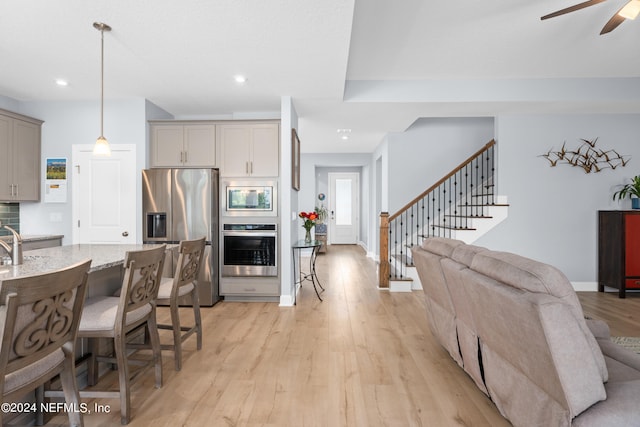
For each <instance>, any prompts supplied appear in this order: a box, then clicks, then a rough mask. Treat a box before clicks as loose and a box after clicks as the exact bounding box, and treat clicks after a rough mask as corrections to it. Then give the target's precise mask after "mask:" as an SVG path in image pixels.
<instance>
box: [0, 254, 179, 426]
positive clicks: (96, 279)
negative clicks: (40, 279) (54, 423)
mask: <svg viewBox="0 0 640 427" xmlns="http://www.w3.org/2000/svg"><path fill="white" fill-rule="evenodd" d="M158 246H160V245H158V244H133V245H97V244H82V245H68V246H57V247H49V248H42V249H35V250H29V251H25V252H24V253H23V258H24V262H23V263H22V264H21V265H0V286H2V281H3V280H6V279H9V278H14V277H23V276H30V275H33V274H41V273H47V272H50V271H54V270H58V269H61V268H64V267H68V266H70V265H72V264H75V263H78V262H81V261H85V260H87V259H91V267H90V269H89V277H88V280H87V297H92V296H98V295H114V293H115V292H116V291H117V290H119V289H120V287H121V286H122V278H123V272H124V258H125V256H126V253H127V252H128V251H137V250H141V249H151V248H154V247H158ZM177 247H178V245H176V244H171V245H167V251H170V250H172V249H173V248H177ZM171 258H172V257H171V256H169V257H167V261H169V267H168V268H170V265H171V261H170V260H171ZM166 265H167V263H166V262H165V266H166ZM169 273H170V271H169ZM165 274H167V269H165ZM99 347H100V351H101V352H102V354H109V353H110V352H111V351H112V347H111V345H110V344H108V343H100V344H99ZM88 352H89V349H88V346H87V342H86V339H82V340H79V341H78V343H77V345H76V359H77V360H78V361H80V360H82V359H83V357H84V356H85V355H86V354H88ZM86 369H87V368H86V366H85V365H83V364H82V365H79V366H78V368H77V371H76V374H77V375H78V385H79V386H80V387H81V388H82V387H84V386H86V384H87V379H86ZM104 369H107V368H106V367H105V368H104ZM18 401H21V402H30V403H31V404H33V402H35V395H34V393H33V392H30V393H28V394H26V395H25V396H24V397H23V398H22V399H19V400H18ZM15 415H16V416H15V418H14V419H13V422H14V423H17V425H31V424H33V420H34V416H35V414H34V413H30V412H23V413H20V414H15Z"/></svg>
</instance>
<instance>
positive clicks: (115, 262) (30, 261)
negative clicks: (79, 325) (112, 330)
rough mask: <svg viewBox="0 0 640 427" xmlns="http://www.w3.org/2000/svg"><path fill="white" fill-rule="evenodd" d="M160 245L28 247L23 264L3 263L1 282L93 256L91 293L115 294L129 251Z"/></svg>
mask: <svg viewBox="0 0 640 427" xmlns="http://www.w3.org/2000/svg"><path fill="white" fill-rule="evenodd" d="M157 246H158V245H157V244H133V245H97V244H82V245H68V246H57V247H53V248H43V249H35V250H32V251H26V252H24V262H23V263H22V264H21V265H2V266H0V283H1V282H2V280H5V279H9V278H14V277H21V276H29V275H33V274H40V273H47V272H49V271H54V270H58V269H60V268H64V267H68V266H70V265H72V264H75V263H77V262H80V261H84V260H87V259H91V268H90V270H89V282H88V284H89V288H88V296H94V295H113V292H115V291H116V290H117V289H118V288H119V287H120V285H121V283H122V265H123V262H124V257H125V255H126V253H127V252H128V251H138V250H141V249H150V248H154V247H157ZM174 246H175V247H177V245H167V249H170V248H171V247H174ZM167 259H170V257H167ZM165 271H167V270H166V269H165Z"/></svg>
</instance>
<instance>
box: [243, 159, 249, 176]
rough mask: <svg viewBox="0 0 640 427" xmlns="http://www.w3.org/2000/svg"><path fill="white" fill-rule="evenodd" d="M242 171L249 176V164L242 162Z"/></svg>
mask: <svg viewBox="0 0 640 427" xmlns="http://www.w3.org/2000/svg"><path fill="white" fill-rule="evenodd" d="M244 170H245V173H246V174H247V175H249V162H244Z"/></svg>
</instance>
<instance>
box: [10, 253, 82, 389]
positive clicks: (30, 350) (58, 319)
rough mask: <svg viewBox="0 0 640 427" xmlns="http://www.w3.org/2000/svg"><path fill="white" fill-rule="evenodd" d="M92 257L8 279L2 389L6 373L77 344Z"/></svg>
mask: <svg viewBox="0 0 640 427" xmlns="http://www.w3.org/2000/svg"><path fill="white" fill-rule="evenodd" d="M90 265H91V260H86V261H83V262H80V263H77V264H74V265H72V266H70V267H67V268H65V269H62V270H57V271H54V272H51V273H47V274H40V275H34V276H26V277H20V278H15V279H7V280H4V281H2V285H1V287H0V325H2V326H0V327H2V344H1V346H0V374H1V375H0V386H1V387H0V391H1V390H4V378H5V375H7V374H10V373H12V372H15V371H17V370H19V369H22V368H24V367H27V366H29V365H32V364H33V363H35V362H37V361H39V360H41V359H43V358H45V357H47V356H48V355H50V354H51V353H53V352H54V351H56V350H58V349H60V348H61V347H62V346H63V345H64V344H66V343H70V345H73V343H75V340H76V335H77V333H78V324H79V321H80V315H81V313H82V306H83V304H84V299H85V293H86V286H87V275H88V271H89V266H90Z"/></svg>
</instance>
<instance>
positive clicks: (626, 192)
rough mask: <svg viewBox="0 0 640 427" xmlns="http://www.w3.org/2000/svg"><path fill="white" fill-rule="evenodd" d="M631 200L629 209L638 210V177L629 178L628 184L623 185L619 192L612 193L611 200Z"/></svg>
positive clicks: (639, 188)
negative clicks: (628, 198)
mask: <svg viewBox="0 0 640 427" xmlns="http://www.w3.org/2000/svg"><path fill="white" fill-rule="evenodd" d="M627 197H630V198H631V208H632V209H640V175H636V176H634V177H633V178H631V183H630V184H625V185H623V186H622V188H620V190H618V191H616V192H615V193H613V200H615V199H616V198H617V199H618V200H622V199H625V198H627Z"/></svg>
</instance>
